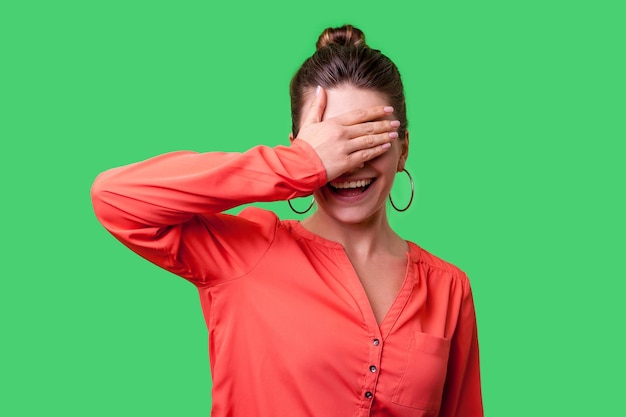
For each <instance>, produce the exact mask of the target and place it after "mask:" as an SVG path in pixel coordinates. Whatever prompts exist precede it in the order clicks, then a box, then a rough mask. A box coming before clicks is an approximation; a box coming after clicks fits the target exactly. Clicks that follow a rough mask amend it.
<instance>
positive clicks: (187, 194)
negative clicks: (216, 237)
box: [92, 140, 325, 229]
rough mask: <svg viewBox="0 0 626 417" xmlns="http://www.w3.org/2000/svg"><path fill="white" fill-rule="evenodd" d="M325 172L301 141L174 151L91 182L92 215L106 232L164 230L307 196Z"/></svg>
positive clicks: (112, 170)
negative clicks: (235, 209)
mask: <svg viewBox="0 0 626 417" xmlns="http://www.w3.org/2000/svg"><path fill="white" fill-rule="evenodd" d="M324 183H325V173H324V168H323V165H322V164H321V162H320V161H319V159H318V158H317V156H316V154H315V152H314V151H313V150H312V149H311V148H310V147H309V146H308V145H307V144H306V143H304V142H302V141H299V140H296V141H295V142H294V143H293V145H292V146H290V147H286V146H279V147H276V148H268V147H262V146H259V147H255V148H252V149H250V150H249V151H247V152H244V153H223V152H215V153H204V154H198V153H193V152H176V153H170V154H165V155H161V156H158V157H155V158H151V159H149V160H146V161H143V162H139V163H135V164H131V165H127V166H124V167H119V168H114V169H111V170H109V171H106V172H104V173H102V174H100V176H98V178H97V179H96V181H95V182H94V185H93V187H92V200H93V204H94V210H95V212H96V215H97V216H98V218H99V219H100V221H101V222H102V223H103V225H104V226H105V227H107V229H110V227H109V226H112V227H114V228H118V227H122V228H131V229H137V228H141V227H146V226H148V227H150V226H152V227H163V226H170V225H176V224H180V223H183V222H185V221H186V220H188V219H189V218H191V217H192V216H194V215H196V214H212V213H220V212H222V211H224V210H228V209H230V208H232V207H236V206H239V205H242V204H246V203H252V202H259V201H276V200H285V199H289V198H293V197H297V196H303V195H308V194H311V193H312V192H313V190H315V189H316V188H318V187H320V186H321V185H323V184H324Z"/></svg>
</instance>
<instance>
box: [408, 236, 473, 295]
mask: <svg viewBox="0 0 626 417" xmlns="http://www.w3.org/2000/svg"><path fill="white" fill-rule="evenodd" d="M409 245H410V247H411V259H412V261H413V262H414V263H416V264H418V265H420V266H421V267H422V268H423V269H425V272H426V273H427V274H428V275H429V276H431V275H432V276H433V277H439V278H441V279H449V280H452V281H457V282H458V283H460V284H461V285H463V286H464V287H469V278H468V277H467V274H466V273H465V271H463V270H462V269H461V268H459V267H458V266H456V265H454V264H452V263H450V262H448V261H446V260H444V259H442V258H440V257H438V256H436V255H433V254H432V253H430V252H429V251H427V250H425V249H423V248H422V247H420V246H419V245H417V244H415V243H413V242H409Z"/></svg>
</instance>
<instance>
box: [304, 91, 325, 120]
mask: <svg viewBox="0 0 626 417" xmlns="http://www.w3.org/2000/svg"><path fill="white" fill-rule="evenodd" d="M325 109H326V90H324V89H323V88H322V87H321V86H319V85H318V86H317V88H316V89H315V96H314V97H313V100H312V101H311V105H310V106H309V108H308V109H307V110H306V113H305V114H304V115H303V117H302V122H301V123H300V126H301V127H304V126H308V125H312V124H314V123H319V122H321V121H322V116H323V115H324V110H325Z"/></svg>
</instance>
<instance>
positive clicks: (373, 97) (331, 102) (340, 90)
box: [322, 86, 389, 120]
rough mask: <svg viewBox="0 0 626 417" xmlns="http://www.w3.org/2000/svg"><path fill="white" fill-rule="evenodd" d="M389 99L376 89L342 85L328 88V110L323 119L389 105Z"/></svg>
mask: <svg viewBox="0 0 626 417" xmlns="http://www.w3.org/2000/svg"><path fill="white" fill-rule="evenodd" d="M388 105H389V99H388V98H387V97H386V96H385V95H384V94H382V93H379V92H378V91H374V90H366V89H362V88H355V87H352V86H341V87H335V88H331V89H328V90H326V110H325V111H324V116H323V117H322V120H324V119H328V118H332V117H335V116H339V115H340V114H343V113H347V112H350V111H352V110H358V109H366V108H368V107H373V106H388Z"/></svg>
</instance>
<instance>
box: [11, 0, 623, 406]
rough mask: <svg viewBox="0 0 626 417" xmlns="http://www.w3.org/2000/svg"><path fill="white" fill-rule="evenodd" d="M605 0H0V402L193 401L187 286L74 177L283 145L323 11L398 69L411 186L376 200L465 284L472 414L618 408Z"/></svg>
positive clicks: (610, 24) (204, 381) (198, 344)
mask: <svg viewBox="0 0 626 417" xmlns="http://www.w3.org/2000/svg"><path fill="white" fill-rule="evenodd" d="M15 3H16V2H15ZM622 4H624V3H623V2H620V1H602V0H596V1H549V0H543V1H538V0H530V1H528V0H527V1H495V0H493V1H486V0H476V1H445V2H444V1H421V0H417V1H405V2H401V1H395V2H381V1H376V2H374V1H363V0H361V1H354V2H352V1H345V2H340V1H337V0H333V1H327V0H323V1H322V0H319V1H314V2H309V3H306V2H294V1H290V2H284V3H282V2H278V3H274V2H264V3H260V2H241V1H231V2H209V1H176V2H173V1H172V2H164V1H154V0H153V1H128V0H127V1H120V0H114V1H111V0H109V1H67V0H60V1H56V2H52V1H50V2H43V1H30V2H21V3H20V5H16V4H13V3H12V2H3V3H2V5H1V6H0V53H1V55H0V72H1V77H0V105H1V108H0V111H1V113H0V138H1V139H2V141H1V143H2V145H1V146H2V164H1V166H0V170H1V171H0V174H1V175H0V178H1V181H2V204H1V206H2V209H1V210H2V218H4V219H5V220H6V222H5V223H4V224H3V225H2V231H1V236H2V238H3V239H2V241H3V243H2V251H1V253H2V258H1V259H2V269H1V272H0V274H1V275H2V279H1V280H0V320H1V325H2V327H1V331H2V333H1V334H2V341H1V342H0V349H1V354H0V398H1V400H0V414H1V415H5V416H49V415H54V416H56V415H62V416H112V415H119V416H138V415H150V416H175V415H176V416H206V415H208V414H209V409H210V403H211V399H210V375H209V364H208V356H207V340H206V339H207V332H206V330H205V327H204V323H203V320H202V316H201V311H200V306H199V303H198V297H197V293H196V291H195V290H194V288H193V287H192V286H191V285H190V284H188V283H187V282H185V281H184V280H182V279H178V278H176V277H174V276H173V275H171V274H169V273H167V272H164V271H161V270H159V269H158V268H156V267H155V266H152V265H151V264H149V263H147V262H145V261H143V260H141V259H140V258H138V257H137V256H136V255H134V254H132V253H131V252H130V251H128V250H127V249H125V248H124V247H123V246H122V245H120V244H118V243H117V242H116V241H115V239H113V238H112V237H111V236H110V235H109V234H108V233H107V232H106V231H105V230H104V229H103V228H102V227H101V226H100V225H99V224H98V223H97V221H96V219H95V217H94V215H93V212H92V209H91V203H90V200H89V188H90V185H91V183H92V181H93V179H94V178H95V176H96V175H97V174H98V173H99V172H101V171H103V170H105V169H108V168H111V167H114V166H118V165H122V164H126V163H130V162H134V161H137V160H141V159H145V158H148V157H150V156H153V155H156V154H159V153H163V152H166V151H172V150H178V149H192V150H197V151H210V150H227V151H243V150H245V149H247V148H249V147H251V146H253V145H255V144H259V143H263V144H268V145H277V144H285V143H287V141H288V134H289V129H290V118H289V98H288V83H289V80H290V79H291V76H292V75H293V73H294V72H295V70H296V69H297V68H298V66H299V65H300V63H301V62H302V61H303V60H304V59H305V58H306V57H308V56H309V55H311V54H312V53H313V51H314V44H315V41H316V39H317V36H318V35H319V33H320V32H321V31H322V30H323V29H324V28H325V27H327V26H337V25H341V24H343V23H352V24H354V25H356V26H357V27H360V28H361V29H363V30H364V31H365V33H366V35H367V40H368V43H369V44H370V45H371V46H372V47H376V48H379V49H382V50H383V52H385V53H386V54H387V55H388V56H389V57H391V58H392V59H393V60H394V61H395V62H396V64H397V65H398V67H399V68H400V71H401V73H402V75H403V78H404V80H405V86H406V95H407V100H408V117H409V123H410V132H411V150H410V157H409V162H408V169H409V170H410V171H411V173H412V174H413V176H414V178H415V179H416V185H417V195H416V200H415V202H414V204H413V206H412V207H411V208H410V209H409V211H407V212H405V213H395V212H391V213H390V217H391V221H392V222H393V225H394V227H395V228H396V229H397V230H398V231H399V232H400V233H401V234H402V235H403V236H404V237H405V238H407V239H410V240H413V241H415V242H416V243H418V244H420V245H421V246H423V247H424V248H426V249H427V250H429V251H431V252H433V253H435V254H437V255H439V256H440V257H442V258H444V259H447V260H449V261H451V262H453V263H455V264H457V265H458V266H460V267H461V268H463V269H464V270H465V271H467V272H468V274H469V276H470V278H471V280H472V285H473V289H474V296H475V301H476V308H477V315H478V324H479V334H480V346H481V361H482V376H483V391H484V402H485V410H486V413H487V415H489V416H507V417H512V416H528V415H532V416H561V415H563V416H565V415H567V416H574V415H575V416H587V415H620V414H622V413H623V410H624V406H623V402H622V401H620V400H619V397H621V396H622V395H623V392H622V391H623V388H624V382H623V378H624V374H625V372H626V366H625V363H624V359H623V354H624V350H625V347H626V346H625V345H624V342H623V341H622V339H623V336H622V334H621V333H622V331H623V329H624V323H623V319H624V317H625V314H624V307H623V301H622V299H623V297H624V284H623V282H624V278H626V277H625V275H626V274H625V273H624V269H623V263H624V262H623V260H624V249H625V245H624V233H625V232H626V228H625V222H624V212H626V210H625V207H624V206H625V204H624V188H625V187H624V182H625V179H626V175H625V172H624V171H625V170H624V165H625V164H624V156H625V155H624V146H623V142H624V140H625V139H626V128H625V110H626V106H625V97H626V95H625V93H626V91H625V90H626V88H625V82H624V74H626V68H625V59H624V44H625V42H624V41H625V39H626V36H625V30H624V26H625V25H624V21H625V17H626V14H625V13H624V9H625V8H624V6H622ZM407 188H408V185H406V183H402V180H401V179H400V178H398V184H397V187H396V188H394V195H397V196H398V197H397V200H398V201H399V202H401V201H406V200H404V198H406V197H407V193H406V190H407ZM403 193H404V194H403ZM299 203H300V206H304V205H305V202H304V201H301V202H299ZM268 206H269V207H271V208H272V209H274V210H276V211H277V212H278V213H279V215H281V216H282V217H285V218H288V217H293V216H292V214H291V213H290V211H289V210H288V208H287V207H286V204H284V203H281V204H278V203H277V204H271V205H268Z"/></svg>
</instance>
